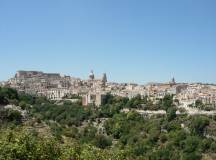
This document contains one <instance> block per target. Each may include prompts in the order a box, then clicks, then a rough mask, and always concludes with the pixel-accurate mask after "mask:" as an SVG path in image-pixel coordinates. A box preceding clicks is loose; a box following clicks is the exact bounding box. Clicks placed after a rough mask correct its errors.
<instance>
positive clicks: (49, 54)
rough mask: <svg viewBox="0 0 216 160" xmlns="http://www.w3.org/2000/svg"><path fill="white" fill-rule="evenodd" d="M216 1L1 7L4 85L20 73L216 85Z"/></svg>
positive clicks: (24, 2) (26, 3) (44, 3)
mask: <svg viewBox="0 0 216 160" xmlns="http://www.w3.org/2000/svg"><path fill="white" fill-rule="evenodd" d="M215 6H216V2H215V1H212V0H210V1H208V2H203V1H199V0H198V1H194V0H191V1H188V0H182V1H181V2H180V1H179V2H173V1H171V0H166V1H156V2H151V1H142V0H138V1H136V3H135V2H134V1H131V0H118V1H114V0H110V1H105V0H102V1H98V0H93V1H91V2H84V1H64V2H58V1H55V2H54V1H51V0H47V1H42V0H38V1H35V2H32V1H31V2H30V1H27V0H22V3H21V2H18V1H13V3H11V2H10V1H4V2H0V22H1V25H0V37H1V38H0V57H1V63H0V70H1V74H0V80H7V79H8V78H10V77H11V76H13V74H14V72H16V71H17V70H20V69H21V70H42V71H44V72H59V73H63V74H69V75H73V76H75V77H81V78H85V76H86V74H87V73H88V72H89V70H91V69H93V70H94V71H95V73H96V74H100V73H103V72H106V73H107V74H108V75H109V77H110V78H111V81H117V82H134V83H139V84H144V83H148V82H152V81H159V82H166V81H167V80H169V79H170V78H171V77H175V78H176V80H178V81H179V82H203V83H216V76H215V68H216V64H215V59H216V54H215V52H216V44H215V42H216V29H215V28H216V18H215V17H216V10H215Z"/></svg>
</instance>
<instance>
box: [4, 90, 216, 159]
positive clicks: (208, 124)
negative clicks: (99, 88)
mask: <svg viewBox="0 0 216 160" xmlns="http://www.w3.org/2000/svg"><path fill="white" fill-rule="evenodd" d="M7 104H14V105H17V106H20V108H21V110H26V111H27V112H26V113H27V114H28V119H27V120H23V119H22V115H21V114H20V112H19V111H16V110H13V109H3V108H2V107H1V108H2V109H0V123H1V129H0V160H1V159H2V160H5V159H8V160H10V159H11V160H13V159H20V160H29V159H30V160H36V159H40V160H49V159H51V160H55V159H63V160H67V159H69V160H95V159H98V160H107V159H111V160H125V159H128V160H133V159H134V160H136V159H137V160H145V159H146V160H169V159H171V160H172V159H181V160H199V159H216V141H215V140H214V138H215V137H214V136H212V135H211V133H214V129H216V125H215V124H216V121H215V120H216V117H207V116H193V117H191V116H187V115H181V116H177V115H176V107H175V103H174V102H173V97H172V96H165V97H164V99H161V100H158V103H156V104H153V103H152V102H151V100H149V99H148V97H144V98H142V97H141V96H137V97H135V98H132V99H130V100H129V99H127V98H121V97H117V96H112V95H110V94H108V95H107V96H106V99H105V101H104V104H103V105H102V106H101V107H99V108H98V107H95V106H88V107H83V106H81V104H80V103H79V102H76V103H72V102H69V101H65V102H63V103H57V102H54V101H49V100H47V99H46V98H44V97H33V96H29V95H25V94H18V93H17V92H16V91H15V90H13V89H10V88H0V106H5V105H7ZM124 108H129V109H131V110H130V111H129V112H125V113H124V112H122V109H124ZM152 108H153V110H155V109H163V110H166V111H167V115H166V116H162V115H161V116H152V117H142V116H141V115H140V114H138V113H137V112H136V111H135V110H134V109H143V110H146V109H152ZM209 128H210V129H211V132H210V131H209ZM207 135H208V136H207ZM209 135H210V136H209ZM207 137H208V138H207Z"/></svg>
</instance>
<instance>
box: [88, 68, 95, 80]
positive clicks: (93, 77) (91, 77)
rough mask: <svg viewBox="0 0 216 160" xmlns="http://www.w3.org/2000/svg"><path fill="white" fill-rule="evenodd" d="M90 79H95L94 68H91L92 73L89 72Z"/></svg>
mask: <svg viewBox="0 0 216 160" xmlns="http://www.w3.org/2000/svg"><path fill="white" fill-rule="evenodd" d="M89 79H90V80H94V79H95V76H94V72H93V70H91V72H90V74H89Z"/></svg>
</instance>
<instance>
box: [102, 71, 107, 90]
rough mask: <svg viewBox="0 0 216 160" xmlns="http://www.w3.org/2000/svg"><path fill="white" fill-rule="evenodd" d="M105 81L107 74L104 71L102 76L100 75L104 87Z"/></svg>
mask: <svg viewBox="0 0 216 160" xmlns="http://www.w3.org/2000/svg"><path fill="white" fill-rule="evenodd" d="M106 83H107V75H106V73H104V74H103V77H102V86H103V87H105V86H106Z"/></svg>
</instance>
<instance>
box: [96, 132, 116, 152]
mask: <svg viewBox="0 0 216 160" xmlns="http://www.w3.org/2000/svg"><path fill="white" fill-rule="evenodd" d="M93 143H94V145H95V146H96V147H98V148H101V149H105V148H107V147H109V146H111V145H112V140H111V139H110V138H108V137H106V136H104V135H102V134H99V135H96V137H95V140H94V142H93Z"/></svg>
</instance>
